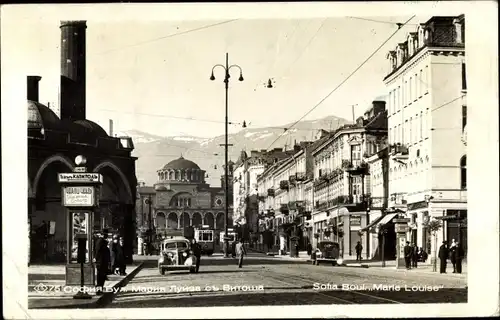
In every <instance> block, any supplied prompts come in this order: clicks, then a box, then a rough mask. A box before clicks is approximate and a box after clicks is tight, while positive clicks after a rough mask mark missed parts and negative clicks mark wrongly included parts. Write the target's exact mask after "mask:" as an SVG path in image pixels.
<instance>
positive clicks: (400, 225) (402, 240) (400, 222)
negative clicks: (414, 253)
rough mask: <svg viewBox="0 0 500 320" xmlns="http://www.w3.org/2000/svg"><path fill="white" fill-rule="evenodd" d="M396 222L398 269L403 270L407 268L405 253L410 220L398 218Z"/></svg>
mask: <svg viewBox="0 0 500 320" xmlns="http://www.w3.org/2000/svg"><path fill="white" fill-rule="evenodd" d="M393 221H394V227H395V231H396V241H397V242H396V243H397V248H396V268H397V269H403V268H406V264H405V252H404V248H405V245H406V241H407V240H406V234H407V232H408V222H410V219H407V218H399V217H398V218H396V219H394V220H393Z"/></svg>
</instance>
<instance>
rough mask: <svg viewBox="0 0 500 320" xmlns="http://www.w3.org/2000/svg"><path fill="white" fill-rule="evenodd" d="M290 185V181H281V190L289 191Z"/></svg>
mask: <svg viewBox="0 0 500 320" xmlns="http://www.w3.org/2000/svg"><path fill="white" fill-rule="evenodd" d="M289 187H290V185H289V184H288V180H281V181H280V189H281V190H288V188H289Z"/></svg>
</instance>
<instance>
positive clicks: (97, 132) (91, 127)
mask: <svg viewBox="0 0 500 320" xmlns="http://www.w3.org/2000/svg"><path fill="white" fill-rule="evenodd" d="M73 123H74V124H76V125H78V126H79V127H82V128H83V131H85V132H86V133H88V134H90V135H92V136H94V137H99V138H107V137H108V134H107V133H106V131H105V130H104V129H103V128H102V127H101V126H100V125H98V124H97V123H95V122H92V121H90V120H86V119H85V120H76V121H74V122H73Z"/></svg>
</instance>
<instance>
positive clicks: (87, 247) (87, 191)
mask: <svg viewBox="0 0 500 320" xmlns="http://www.w3.org/2000/svg"><path fill="white" fill-rule="evenodd" d="M75 163H76V165H77V167H76V168H75V170H74V171H75V172H73V173H60V174H59V175H58V180H59V183H60V184H61V191H62V205H63V206H64V207H65V208H66V214H67V215H66V227H67V228H66V234H67V255H66V256H67V259H66V285H67V286H77V285H78V286H83V285H91V286H93V285H94V282H95V265H94V263H93V261H92V260H93V258H94V246H93V236H92V235H93V227H94V221H93V220H94V210H95V208H96V207H97V206H98V205H99V189H100V185H102V183H103V177H102V175H101V174H98V173H88V172H86V168H85V167H81V166H80V165H85V163H86V159H85V158H84V157H82V156H78V157H76V159H75ZM79 166H80V167H79Z"/></svg>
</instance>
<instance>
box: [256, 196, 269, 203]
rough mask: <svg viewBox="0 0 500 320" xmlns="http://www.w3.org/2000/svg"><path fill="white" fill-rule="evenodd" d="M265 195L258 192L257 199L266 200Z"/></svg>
mask: <svg viewBox="0 0 500 320" xmlns="http://www.w3.org/2000/svg"><path fill="white" fill-rule="evenodd" d="M266 197H267V195H263V194H259V195H257V200H259V201H260V202H264V201H266Z"/></svg>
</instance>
